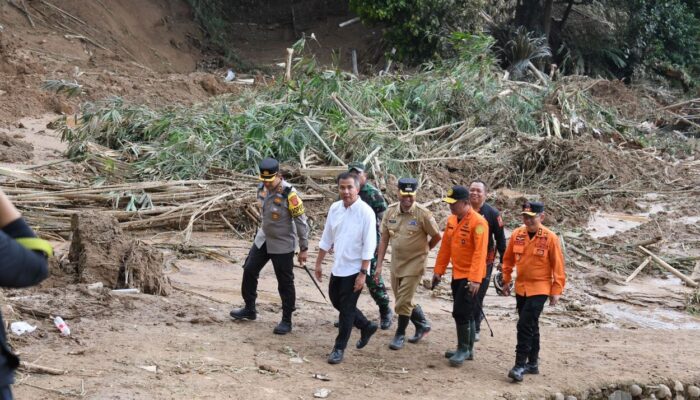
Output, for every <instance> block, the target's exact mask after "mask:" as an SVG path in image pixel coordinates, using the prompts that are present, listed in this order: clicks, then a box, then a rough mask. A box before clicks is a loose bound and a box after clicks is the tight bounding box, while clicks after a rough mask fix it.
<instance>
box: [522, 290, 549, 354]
mask: <svg viewBox="0 0 700 400" xmlns="http://www.w3.org/2000/svg"><path fill="white" fill-rule="evenodd" d="M548 298H549V296H547V295H544V294H542V295H537V296H515V301H516V304H517V308H518V344H517V346H516V347H515V353H516V354H517V355H518V356H519V357H521V358H524V357H528V358H529V359H530V361H535V360H537V356H538V355H539V352H540V326H539V322H540V314H542V309H543V308H544V303H545V302H546V301H547V299H548Z"/></svg>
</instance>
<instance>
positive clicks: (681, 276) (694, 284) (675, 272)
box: [639, 246, 699, 288]
mask: <svg viewBox="0 0 700 400" xmlns="http://www.w3.org/2000/svg"><path fill="white" fill-rule="evenodd" d="M639 249H640V250H642V251H643V252H645V253H646V254H648V255H649V256H650V257H651V258H652V259H653V260H654V261H655V262H656V264H657V265H659V266H661V267H664V268H666V270H668V271H669V272H670V273H672V274H673V275H675V276H676V277H678V278H679V279H680V280H682V281H683V282H685V283H686V284H687V285H688V286H690V287H693V288H696V287H698V286H699V285H698V283H697V282H695V281H694V280H692V279H690V278H688V277H687V276H685V275H684V274H683V273H682V272H681V271H679V270H677V269H675V268H673V267H672V266H670V265H669V264H668V263H667V262H666V261H664V260H662V259H661V258H660V257H659V256H657V255H656V254H654V253H652V252H651V251H649V250H647V249H646V248H644V246H639Z"/></svg>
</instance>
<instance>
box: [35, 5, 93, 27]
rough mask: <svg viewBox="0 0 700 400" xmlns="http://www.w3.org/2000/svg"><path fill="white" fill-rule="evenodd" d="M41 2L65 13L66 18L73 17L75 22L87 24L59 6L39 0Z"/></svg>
mask: <svg viewBox="0 0 700 400" xmlns="http://www.w3.org/2000/svg"><path fill="white" fill-rule="evenodd" d="M41 2H42V3H44V4H46V5H47V6H49V7H51V8H53V9H54V10H56V11H58V12H60V13H61V14H63V15H65V16H66V17H68V18H70V19H73V20H75V21H77V22H79V23H81V24H83V25H85V26H87V24H86V23H85V21H83V20H82V19H80V18H78V17H76V16H75V15H73V14H70V13H69V12H67V11H65V10H63V9H61V8H58V7H56V6H55V5H53V4H51V3H49V2H48V1H46V0H41Z"/></svg>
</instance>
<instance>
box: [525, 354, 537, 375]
mask: <svg viewBox="0 0 700 400" xmlns="http://www.w3.org/2000/svg"><path fill="white" fill-rule="evenodd" d="M539 373H540V365H539V362H538V361H537V354H530V356H528V358H527V364H525V372H524V374H532V375H537V374H539Z"/></svg>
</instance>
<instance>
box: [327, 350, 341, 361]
mask: <svg viewBox="0 0 700 400" xmlns="http://www.w3.org/2000/svg"><path fill="white" fill-rule="evenodd" d="M342 361H343V350H340V349H333V351H331V354H329V355H328V364H340V363H341V362H342Z"/></svg>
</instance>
